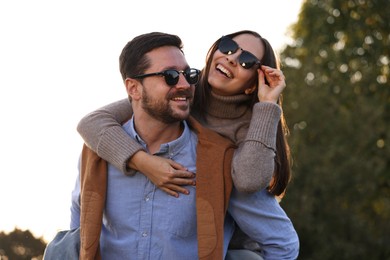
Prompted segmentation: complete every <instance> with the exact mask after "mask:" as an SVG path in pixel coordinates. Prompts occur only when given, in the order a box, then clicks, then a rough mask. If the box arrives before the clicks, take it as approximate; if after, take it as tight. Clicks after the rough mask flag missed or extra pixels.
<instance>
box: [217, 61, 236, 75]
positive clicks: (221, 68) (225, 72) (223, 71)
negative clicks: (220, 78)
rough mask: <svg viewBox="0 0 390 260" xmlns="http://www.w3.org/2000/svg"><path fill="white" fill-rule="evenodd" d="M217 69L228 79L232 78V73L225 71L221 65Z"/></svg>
mask: <svg viewBox="0 0 390 260" xmlns="http://www.w3.org/2000/svg"><path fill="white" fill-rule="evenodd" d="M217 69H219V70H220V71H221V72H222V73H223V74H225V75H226V77H228V78H232V76H233V75H232V74H231V73H230V71H228V70H227V69H225V67H223V66H222V65H221V64H218V66H217Z"/></svg>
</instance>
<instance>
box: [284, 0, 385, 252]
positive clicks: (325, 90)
mask: <svg viewBox="0 0 390 260" xmlns="http://www.w3.org/2000/svg"><path fill="white" fill-rule="evenodd" d="M389 14H390V1H388V0H307V1H305V2H304V3H303V5H302V8H301V12H300V15H299V19H298V22H297V23H296V24H295V25H293V27H292V28H291V29H292V38H293V43H292V44H291V45H289V46H287V47H286V49H285V50H284V51H283V52H282V53H281V60H282V68H283V71H284V74H285V75H286V81H287V86H288V87H287V88H286V91H285V93H284V100H285V102H284V113H285V115H286V118H287V123H288V125H289V128H290V137H289V141H290V145H291V149H292V153H293V158H294V166H293V173H294V178H293V182H292V183H291V184H290V186H289V189H288V191H287V196H286V198H285V199H284V201H283V202H282V205H283V207H284V208H285V209H286V211H287V212H288V214H289V216H290V217H291V219H292V220H293V222H294V225H295V227H296V229H297V231H298V234H299V236H300V240H301V253H300V259H358V258H367V259H388V258H389V257H390V248H389V246H388V245H389V244H390V222H389V220H390V139H389V137H390V123H389V122H390V86H389V73H390V69H389V61H390V53H389V52H390V48H389V46H390V19H388V15H389Z"/></svg>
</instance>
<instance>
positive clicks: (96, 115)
mask: <svg viewBox="0 0 390 260" xmlns="http://www.w3.org/2000/svg"><path fill="white" fill-rule="evenodd" d="M132 114H133V110H132V108H131V105H130V102H129V100H128V99H122V100H120V101H116V102H114V103H111V104H109V105H106V106H104V107H101V108H99V109H97V110H95V111H93V112H91V113H89V114H87V115H86V116H84V117H83V118H82V119H81V121H80V122H79V124H78V126H77V131H78V132H79V133H80V135H81V137H82V138H83V139H84V141H85V143H86V144H87V145H88V146H89V147H90V148H91V149H92V150H93V151H95V152H96V153H97V154H98V155H99V156H100V157H102V158H103V159H104V160H106V161H108V162H110V163H111V164H113V165H114V166H115V167H117V168H118V169H120V170H121V171H122V172H125V173H126V172H127V171H128V169H127V162H128V160H129V159H130V158H131V157H132V156H133V155H134V154H135V153H136V152H138V151H141V150H143V147H142V146H141V145H140V144H138V143H137V142H136V141H135V140H134V139H132V138H130V136H129V135H128V134H127V133H126V132H125V131H124V130H123V129H122V126H121V124H122V123H124V122H125V121H127V120H129V119H130V118H131V116H132Z"/></svg>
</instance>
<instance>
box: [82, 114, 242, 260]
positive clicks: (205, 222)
mask: <svg viewBox="0 0 390 260" xmlns="http://www.w3.org/2000/svg"><path fill="white" fill-rule="evenodd" d="M188 123H189V125H190V127H191V128H192V129H193V130H194V131H195V133H197V136H198V144H197V159H196V168H197V173H196V174H197V177H196V178H197V185H196V211H197V235H198V254H199V259H202V260H215V259H223V238H224V233H223V229H224V219H225V214H226V211H227V207H228V204H229V198H230V193H231V189H232V185H233V184H232V180H231V174H230V172H231V160H232V157H233V153H234V148H235V147H234V146H233V144H232V143H231V142H230V141H228V140H227V139H225V138H222V137H221V136H220V135H218V134H216V133H215V132H213V131H211V130H209V129H206V128H203V127H202V126H201V125H200V124H199V123H198V122H197V121H196V120H194V119H193V118H190V119H189V120H188ZM106 185H107V163H106V161H104V160H103V159H101V158H100V157H98V155H97V154H96V153H94V152H93V151H92V150H90V149H89V148H88V147H87V146H85V145H84V147H83V153H82V159H81V199H80V200H81V202H80V203H81V219H80V227H81V229H80V237H81V248H80V259H100V258H101V257H100V253H99V238H100V230H101V226H102V217H103V209H104V203H105V196H106Z"/></svg>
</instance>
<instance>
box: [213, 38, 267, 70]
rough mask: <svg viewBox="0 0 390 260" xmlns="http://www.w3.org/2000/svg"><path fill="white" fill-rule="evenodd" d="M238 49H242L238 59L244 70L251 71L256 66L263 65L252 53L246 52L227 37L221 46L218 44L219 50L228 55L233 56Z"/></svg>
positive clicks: (221, 42)
mask: <svg viewBox="0 0 390 260" xmlns="http://www.w3.org/2000/svg"><path fill="white" fill-rule="evenodd" d="M238 49H241V51H242V52H241V54H240V56H239V57H238V62H239V63H240V65H241V67H243V68H244V69H250V68H252V67H253V66H254V65H257V64H259V65H260V64H261V61H260V60H259V59H258V58H257V57H256V56H255V55H253V54H252V53H250V52H249V51H245V50H243V49H242V48H240V46H238V44H237V43H236V42H235V41H233V40H232V39H231V38H229V37H227V36H222V38H221V40H220V42H219V44H218V50H219V51H220V52H222V53H223V54H226V55H231V54H233V53H236V52H237V50H238Z"/></svg>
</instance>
